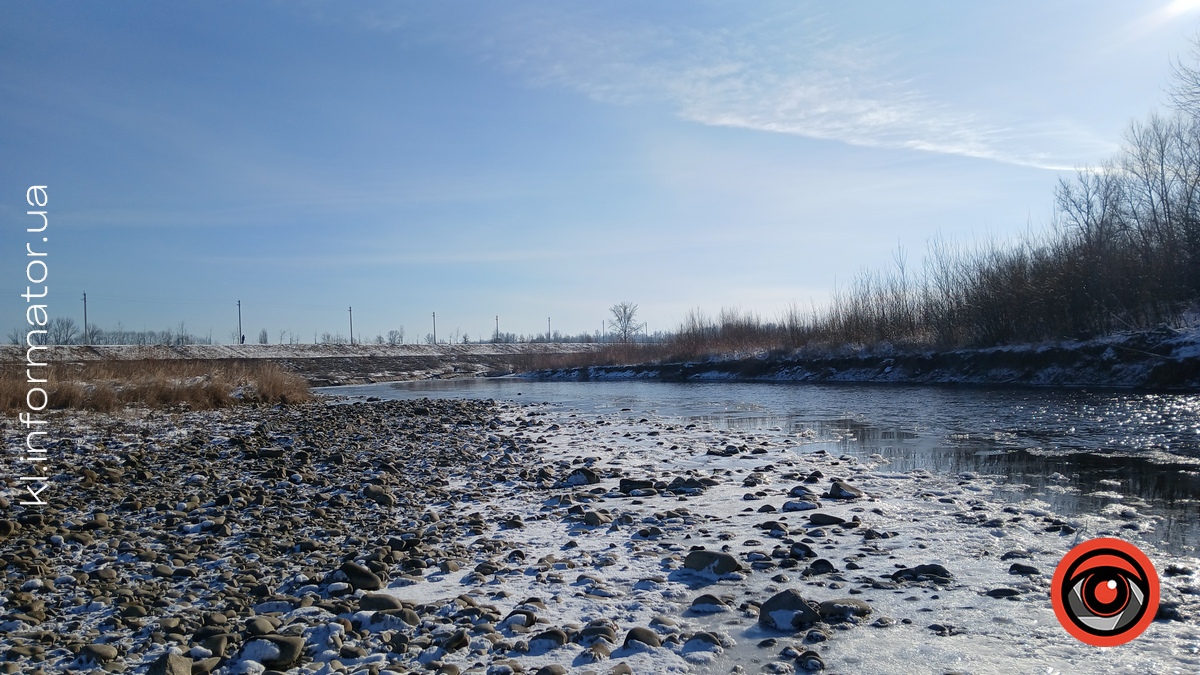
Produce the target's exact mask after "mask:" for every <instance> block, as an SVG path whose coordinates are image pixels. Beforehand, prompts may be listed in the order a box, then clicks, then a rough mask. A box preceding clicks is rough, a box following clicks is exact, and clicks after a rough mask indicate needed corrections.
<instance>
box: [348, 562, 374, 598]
mask: <svg viewBox="0 0 1200 675" xmlns="http://www.w3.org/2000/svg"><path fill="white" fill-rule="evenodd" d="M341 570H342V573H343V574H345V575H346V578H347V579H348V580H349V581H350V585H351V586H353V587H355V588H357V589H361V590H364V591H377V590H379V589H381V588H383V581H382V580H381V579H380V578H379V576H378V575H376V574H375V573H374V572H372V571H371V570H369V569H367V568H366V567H363V566H362V565H359V564H358V563H355V562H345V563H342V566H341Z"/></svg>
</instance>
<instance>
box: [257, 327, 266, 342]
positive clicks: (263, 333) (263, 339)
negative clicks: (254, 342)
mask: <svg viewBox="0 0 1200 675" xmlns="http://www.w3.org/2000/svg"><path fill="white" fill-rule="evenodd" d="M258 344H260V345H265V344H267V329H266V328H264V329H262V330H260V331H258Z"/></svg>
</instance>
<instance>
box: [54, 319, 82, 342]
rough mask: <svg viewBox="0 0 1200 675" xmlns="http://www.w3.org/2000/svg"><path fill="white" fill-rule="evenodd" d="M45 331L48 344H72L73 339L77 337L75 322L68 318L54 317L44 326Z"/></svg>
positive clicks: (77, 329) (77, 331)
mask: <svg viewBox="0 0 1200 675" xmlns="http://www.w3.org/2000/svg"><path fill="white" fill-rule="evenodd" d="M46 330H47V337H48V339H49V340H50V344H55V345H69V344H73V343H74V342H75V337H76V336H77V335H79V328H78V327H77V326H76V325H75V320H74V319H72V318H71V317H69V316H56V317H54V318H53V319H51V320H50V323H49V325H47V326H46Z"/></svg>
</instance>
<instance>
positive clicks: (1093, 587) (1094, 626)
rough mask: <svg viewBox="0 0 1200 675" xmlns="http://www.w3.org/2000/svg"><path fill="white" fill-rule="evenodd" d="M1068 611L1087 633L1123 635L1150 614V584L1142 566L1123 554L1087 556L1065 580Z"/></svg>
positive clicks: (1103, 635)
mask: <svg viewBox="0 0 1200 675" xmlns="http://www.w3.org/2000/svg"><path fill="white" fill-rule="evenodd" d="M1062 591H1063V597H1064V599H1065V600H1066V602H1065V603H1064V604H1065V605H1066V608H1067V611H1068V613H1069V615H1070V616H1071V619H1072V620H1073V621H1074V622H1075V624H1076V625H1077V626H1078V627H1079V628H1080V629H1081V630H1083V631H1085V632H1087V633H1090V634H1092V635H1095V636H1097V637H1107V636H1114V635H1120V634H1122V633H1124V632H1125V631H1127V630H1129V628H1130V627H1131V626H1134V625H1136V624H1137V623H1138V622H1139V621H1140V620H1141V618H1142V616H1144V615H1145V613H1146V608H1147V605H1148V603H1147V598H1149V596H1150V584H1149V581H1148V580H1147V579H1146V577H1145V574H1144V573H1143V572H1142V571H1141V569H1140V566H1139V565H1138V564H1137V563H1136V562H1135V561H1134V560H1132V559H1131V558H1129V557H1127V556H1125V555H1124V554H1122V553H1121V552H1119V551H1096V552H1094V554H1092V555H1089V556H1083V557H1082V558H1080V559H1079V560H1077V561H1076V562H1075V564H1074V565H1072V566H1071V568H1070V569H1068V570H1067V573H1066V575H1065V578H1064V579H1063V588H1062Z"/></svg>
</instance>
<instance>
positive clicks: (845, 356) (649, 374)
mask: <svg viewBox="0 0 1200 675" xmlns="http://www.w3.org/2000/svg"><path fill="white" fill-rule="evenodd" d="M524 376H525V377H530V378H537V379H566V380H609V379H640V378H648V379H662V380H670V381H684V380H750V381H753V380H759V381H791V382H874V383H895V384H901V383H903V384H969V385H1016V386H1049V387H1103V388H1108V387H1112V388H1133V389H1148V390H1160V391H1188V392H1192V391H1200V330H1197V329H1191V330H1187V331H1180V330H1174V329H1170V328H1162V329H1159V330H1156V331H1140V332H1131V333H1121V334H1115V335H1111V336H1106V337H1104V338H1098V339H1094V340H1086V341H1061V342H1054V343H1047V344H1037V345H1010V346H1002V347H992V348H987V349H956V350H951V351H941V352H939V351H933V350H924V349H922V350H913V349H903V348H894V347H890V346H885V347H875V348H861V349H860V348H851V347H843V348H840V349H833V350H829V349H824V350H816V349H800V350H795V351H773V352H759V353H754V354H749V355H745V354H738V355H728V356H714V357H710V358H707V359H703V360H688V361H673V360H670V359H669V358H667V359H664V360H658V361H652V362H650V361H648V362H644V363H636V364H633V365H604V366H579V367H569V368H556V369H543V370H537V371H532V372H529V373H525V374H524Z"/></svg>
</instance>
